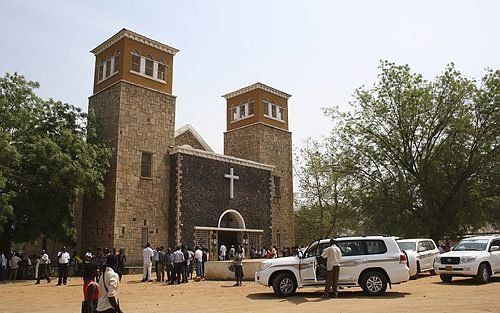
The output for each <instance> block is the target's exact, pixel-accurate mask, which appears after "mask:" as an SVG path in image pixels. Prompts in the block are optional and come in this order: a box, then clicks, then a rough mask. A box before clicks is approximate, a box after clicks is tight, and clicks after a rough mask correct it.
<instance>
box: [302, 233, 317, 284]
mask: <svg viewBox="0 0 500 313" xmlns="http://www.w3.org/2000/svg"><path fill="white" fill-rule="evenodd" d="M318 245H319V240H318V241H315V242H313V243H311V244H310V245H309V247H307V249H306V251H305V252H304V254H303V255H302V258H301V259H300V263H299V271H300V280H301V281H302V283H303V284H313V283H316V282H317V280H316V266H317V260H316V257H317V253H318Z"/></svg>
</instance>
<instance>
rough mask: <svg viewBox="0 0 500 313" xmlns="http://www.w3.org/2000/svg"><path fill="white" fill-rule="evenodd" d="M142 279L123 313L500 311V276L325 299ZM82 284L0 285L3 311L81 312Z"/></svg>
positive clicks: (128, 284)
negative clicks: (478, 281) (484, 280)
mask: <svg viewBox="0 0 500 313" xmlns="http://www.w3.org/2000/svg"><path fill="white" fill-rule="evenodd" d="M139 280H140V276H139V275H131V276H124V280H123V281H122V284H121V285H120V287H119V291H120V302H121V304H122V308H123V310H124V312H125V313H131V312H134V313H135V312H140V313H148V312H180V311H188V312H203V313H210V312H217V313H226V312H227V313H237V312H245V313H253V312H255V313H265V312H273V313H275V312H287V313H291V312H301V313H303V312H328V313H333V312H342V313H347V312H356V313H359V312H384V313H386V312H440V313H443V312H453V313H459V312H464V313H465V312H467V313H471V312H474V313H475V312H500V304H498V303H499V302H498V301H499V295H500V277H494V278H493V279H492V280H493V281H492V282H491V283H489V284H486V285H476V284H475V283H474V282H473V281H472V280H470V279H461V278H456V279H454V281H453V283H451V284H442V283H441V282H440V280H439V278H438V277H437V276H433V277H430V276H422V277H420V278H419V279H418V280H415V281H409V282H407V283H405V284H401V285H395V286H393V289H391V290H388V292H387V294H386V295H385V296H382V297H366V296H364V295H363V294H362V292H361V290H360V289H359V288H351V289H344V290H342V291H341V293H340V296H339V298H337V299H329V300H324V299H321V298H320V296H321V289H319V288H315V289H310V288H307V289H299V292H298V293H297V295H296V296H294V297H290V298H278V297H275V296H274V295H273V293H272V289H271V288H267V287H264V286H260V285H257V284H256V283H254V282H245V283H244V286H243V287H232V284H233V283H232V282H220V281H219V282H218V281H202V282H198V283H196V282H192V281H190V282H189V283H188V284H185V285H180V286H167V285H165V284H160V283H140V282H139ZM81 298H82V281H81V279H79V278H70V280H69V283H68V285H67V286H60V287H56V286H55V284H54V282H52V283H51V284H47V283H45V282H42V284H41V285H38V286H35V285H34V284H33V282H26V281H25V282H18V283H7V284H0V312H2V313H4V312H5V313H17V312H23V313H24V312H36V313H45V312H47V313H48V312H51V313H52V312H80V303H81Z"/></svg>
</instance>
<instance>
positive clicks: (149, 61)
mask: <svg viewBox="0 0 500 313" xmlns="http://www.w3.org/2000/svg"><path fill="white" fill-rule="evenodd" d="M144 59H145V61H146V62H145V67H144V74H146V75H148V76H151V77H153V73H154V72H153V65H154V60H153V57H152V56H150V55H148V56H146V57H145V58H144Z"/></svg>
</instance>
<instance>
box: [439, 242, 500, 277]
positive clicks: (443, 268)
mask: <svg viewBox="0 0 500 313" xmlns="http://www.w3.org/2000/svg"><path fill="white" fill-rule="evenodd" d="M434 270H435V271H436V273H438V274H439V276H440V277H441V280H442V281H443V282H446V283H449V282H451V280H452V279H453V276H469V277H474V278H475V279H476V281H477V282H478V283H482V284H484V283H487V282H488V281H489V279H490V276H491V275H493V274H495V273H500V236H499V235H490V236H476V237H469V238H465V239H462V240H461V241H460V242H459V243H458V244H457V245H456V246H455V247H453V249H452V251H450V252H446V253H443V254H441V255H440V256H439V257H436V259H435V262H434Z"/></svg>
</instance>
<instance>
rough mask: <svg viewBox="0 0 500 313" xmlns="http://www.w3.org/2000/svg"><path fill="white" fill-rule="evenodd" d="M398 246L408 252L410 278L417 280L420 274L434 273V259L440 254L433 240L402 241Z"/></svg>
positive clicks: (399, 241)
mask: <svg viewBox="0 0 500 313" xmlns="http://www.w3.org/2000/svg"><path fill="white" fill-rule="evenodd" d="M398 246H399V248H401V250H403V251H406V252H407V255H408V259H409V261H410V262H409V264H408V267H409V268H410V276H411V277H414V278H416V276H417V275H418V274H419V273H422V272H430V273H431V274H432V275H435V274H436V273H435V272H434V259H435V258H436V257H437V256H438V255H439V254H440V252H439V249H438V247H437V246H436V243H435V242H434V240H432V239H400V240H398Z"/></svg>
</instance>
